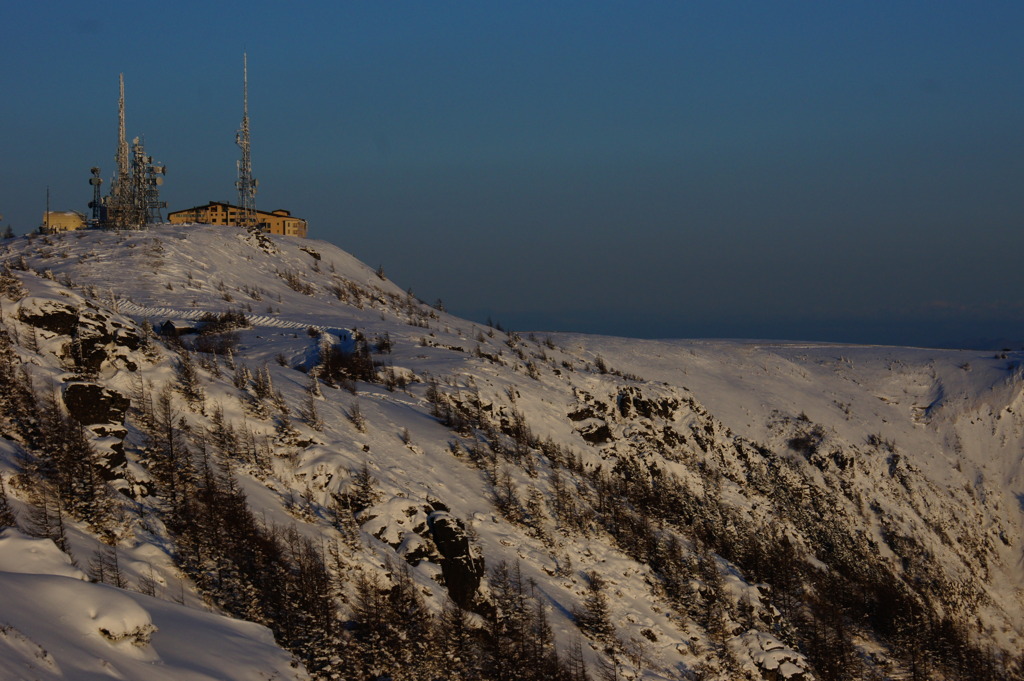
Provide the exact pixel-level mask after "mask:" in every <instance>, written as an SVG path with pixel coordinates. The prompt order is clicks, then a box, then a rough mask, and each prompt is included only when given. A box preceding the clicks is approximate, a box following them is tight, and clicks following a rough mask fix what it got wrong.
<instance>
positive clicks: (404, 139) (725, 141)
mask: <svg viewBox="0 0 1024 681" xmlns="http://www.w3.org/2000/svg"><path fill="white" fill-rule="evenodd" d="M128 7H129V6H128V5H124V6H120V7H119V6H118V5H116V4H115V5H105V4H103V5H83V4H80V3H71V2H52V3H17V4H13V5H12V6H10V7H6V8H5V9H4V12H3V17H4V25H5V28H6V30H5V37H4V41H3V47H2V48H0V49H3V51H4V56H5V58H6V63H7V64H8V65H10V66H11V68H9V69H8V70H7V76H6V78H5V81H4V90H3V94H4V109H3V116H2V119H0V120H2V121H3V124H4V134H3V135H2V137H0V158H2V159H3V163H2V164H0V187H2V188H3V189H2V190H0V213H2V214H3V215H4V220H3V223H2V224H3V225H4V226H6V225H7V224H11V225H12V227H13V228H14V230H15V231H16V232H18V233H24V232H26V231H28V230H30V229H33V228H35V227H36V226H38V224H39V222H40V220H41V215H42V211H43V207H44V202H45V194H46V187H47V186H49V187H50V192H51V202H52V206H53V208H55V209H61V210H67V209H77V210H81V211H85V210H86V204H87V203H88V201H89V200H90V188H89V185H88V184H87V179H88V173H89V168H90V167H91V166H93V165H99V166H101V168H102V169H103V177H104V178H105V180H106V181H107V182H109V178H110V173H111V170H112V169H113V156H114V152H115V142H116V131H117V119H116V104H117V74H118V73H120V72H122V71H123V72H124V73H125V86H126V92H127V98H128V106H127V108H128V111H127V119H128V135H129V138H131V137H134V136H144V138H145V143H146V147H147V151H148V153H150V154H152V155H153V156H154V158H155V159H156V160H158V161H161V162H164V163H166V165H167V167H168V174H167V183H166V185H165V191H164V198H165V199H166V200H167V201H168V202H169V203H170V208H171V209H172V210H175V209H182V208H187V207H190V206H192V205H197V204H202V203H205V202H207V201H210V200H228V201H234V200H235V197H236V194H235V192H234V186H233V182H234V180H235V159H236V158H237V151H238V150H237V147H235V146H234V131H235V129H236V128H237V127H238V125H239V122H240V119H241V66H242V52H243V50H247V51H248V53H249V76H250V115H251V119H252V140H253V168H254V174H255V176H256V177H257V178H259V180H260V192H259V194H258V195H257V206H258V207H260V208H265V209H276V208H287V209H289V210H291V211H292V212H293V213H294V214H296V215H298V216H300V217H304V218H307V219H308V220H309V223H310V234H311V236H313V237H315V238H322V239H327V240H329V241H332V242H334V243H336V244H338V245H340V246H341V247H343V248H345V249H346V250H348V251H350V252H352V253H353V254H355V255H356V256H358V257H360V258H361V259H363V260H365V261H367V262H368V263H369V264H370V265H371V266H377V265H378V264H381V265H383V266H384V268H385V271H386V272H387V274H388V275H389V277H391V278H392V279H394V280H395V281H396V282H398V283H399V284H400V285H401V286H403V287H412V288H413V290H414V292H415V293H416V294H417V295H419V296H420V297H421V298H423V299H424V300H427V301H428V302H431V303H433V302H434V301H435V300H437V299H442V300H443V301H444V303H445V304H446V305H447V307H448V309H449V310H450V311H452V312H454V313H457V314H462V315H466V316H470V317H473V318H475V319H477V320H479V321H484V320H486V319H487V318H488V317H491V318H492V319H493V320H495V321H496V322H500V323H501V324H503V325H505V326H509V327H514V328H517V329H524V330H528V329H538V330H572V331H577V330H578V331H587V332H593V333H605V334H614V335H629V336H644V337H706V336H718V337H748V338H750V337H758V338H764V337H769V338H785V339H803V340H828V341H847V342H863V343H884V344H911V345H940V346H958V345H965V346H966V345H970V346H975V347H1001V346H1003V345H1007V344H1013V345H1014V347H1018V346H1020V345H1021V344H1022V342H1024V294H1022V291H1024V268H1022V267H1021V266H1020V262H1019V261H1020V254H1021V253H1024V191H1022V187H1024V116H1022V112H1024V78H1021V74H1022V73H1024V45H1022V42H1021V40H1020V36H1019V28H1020V26H1022V25H1024V4H1021V3H1019V2H998V1H994V2H986V3H983V4H978V3H970V2H950V3H941V4H936V3H930V2H901V3H869V4H866V5H864V4H854V3H842V4H840V3H810V2H797V3H784V4H781V3H764V2H721V3H671V2H648V3H623V2H604V1H598V2H554V3H541V2H517V3H508V4H507V5H498V3H478V4H470V3H450V2H432V3H414V2H388V3H354V2H353V3H346V2H343V3H336V4H335V3H330V4H329V3H315V4H312V5H307V4H304V3H293V4H290V5H289V4H285V5H282V4H280V3H264V2H252V3H245V4H235V3H216V4H214V5H209V4H207V3H199V2H179V3H173V4H168V3H160V4H144V5H132V6H131V9H129V8H128ZM14 65H17V67H14ZM107 186H109V185H108V184H105V185H104V187H107Z"/></svg>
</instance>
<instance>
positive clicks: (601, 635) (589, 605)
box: [573, 571, 615, 642]
mask: <svg viewBox="0 0 1024 681" xmlns="http://www.w3.org/2000/svg"><path fill="white" fill-rule="evenodd" d="M587 582H588V584H587V596H586V598H585V599H584V600H583V607H582V608H577V609H574V610H573V617H574V618H575V619H576V625H577V626H578V627H579V628H580V629H581V630H582V631H583V632H585V633H586V634H588V635H590V636H591V637H593V638H595V639H597V640H599V641H604V642H610V641H611V640H612V639H613V638H614V636H615V627H614V625H612V622H611V616H610V615H609V612H608V598H607V597H606V596H605V594H604V587H605V583H604V579H602V578H601V575H599V574H597V572H594V571H591V572H588V573H587Z"/></svg>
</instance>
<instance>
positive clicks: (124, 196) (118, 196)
mask: <svg viewBox="0 0 1024 681" xmlns="http://www.w3.org/2000/svg"><path fill="white" fill-rule="evenodd" d="M119 84H120V90H121V95H120V97H119V98H118V100H117V154H115V156H114V160H115V161H116V163H117V168H116V170H115V172H114V179H113V180H111V182H110V203H109V205H108V207H107V208H108V210H107V220H108V222H109V224H110V225H112V226H113V227H114V228H115V229H125V228H126V227H130V226H131V225H130V224H129V223H130V222H132V217H131V216H130V215H129V213H131V209H132V187H131V180H130V170H129V163H130V159H129V155H128V135H127V134H126V133H125V125H124V74H123V73H122V74H120V77H119Z"/></svg>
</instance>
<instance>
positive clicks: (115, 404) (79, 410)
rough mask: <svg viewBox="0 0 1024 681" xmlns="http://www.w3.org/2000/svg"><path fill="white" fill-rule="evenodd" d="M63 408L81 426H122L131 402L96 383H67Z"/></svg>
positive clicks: (114, 391)
mask: <svg viewBox="0 0 1024 681" xmlns="http://www.w3.org/2000/svg"><path fill="white" fill-rule="evenodd" d="M64 406H66V407H67V409H68V413H69V414H71V415H72V416H73V417H75V420H76V421H78V422H79V423H81V424H82V425H83V426H92V425H97V424H101V423H103V424H108V423H116V424H123V423H124V417H125V414H126V413H128V407H129V406H131V402H130V401H129V399H128V398H127V397H125V396H124V395H122V394H121V393H119V392H117V391H116V390H111V389H110V388H104V387H103V386H101V385H98V384H96V383H68V384H67V385H65V386H64Z"/></svg>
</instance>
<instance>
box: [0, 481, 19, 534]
mask: <svg viewBox="0 0 1024 681" xmlns="http://www.w3.org/2000/svg"><path fill="white" fill-rule="evenodd" d="M17 526H18V518H17V517H16V516H15V515H14V509H13V508H11V504H10V502H9V501H8V500H7V488H6V487H4V476H2V475H0V529H3V528H5V527H17Z"/></svg>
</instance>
